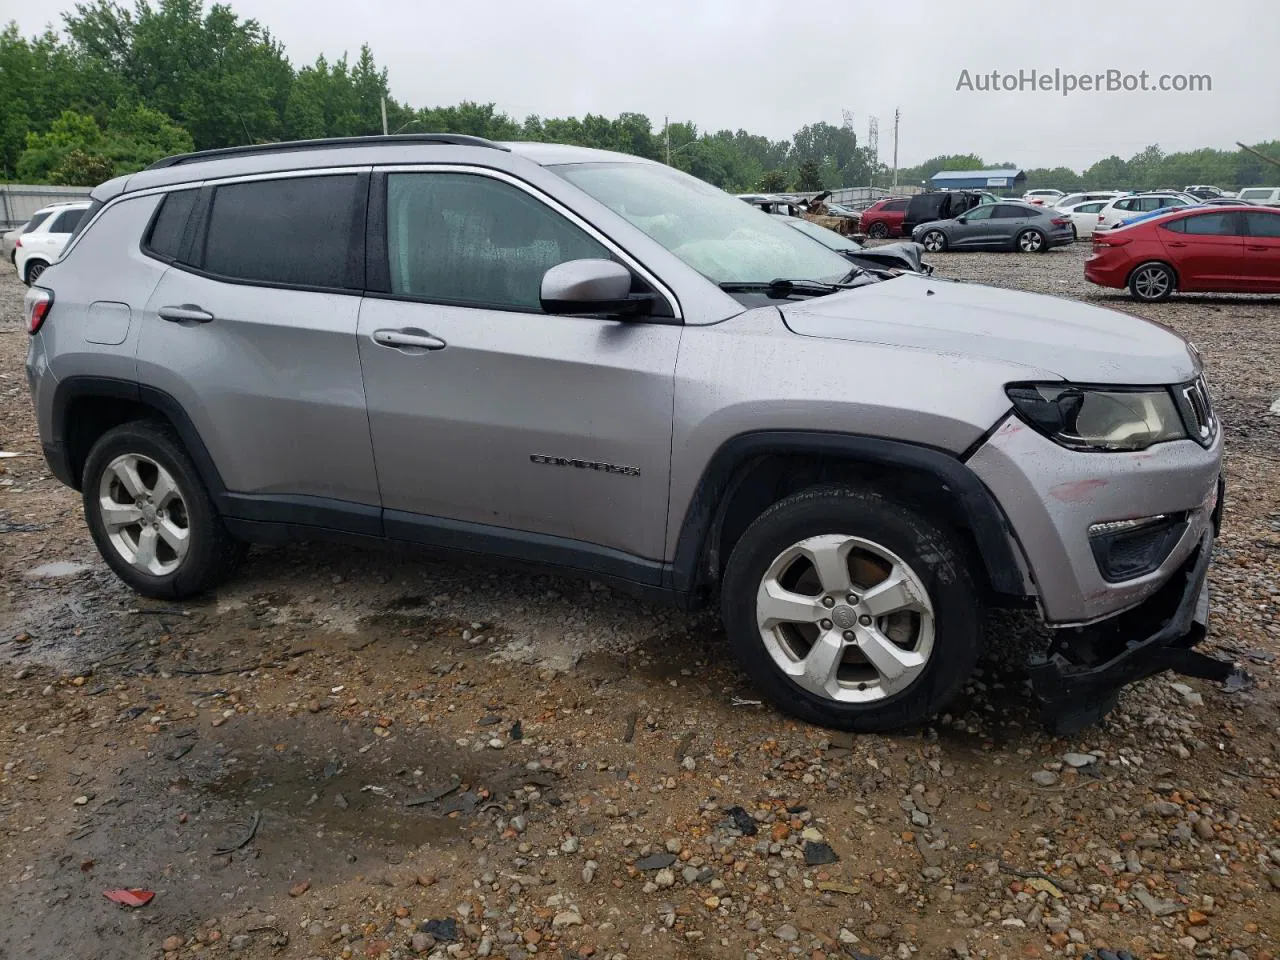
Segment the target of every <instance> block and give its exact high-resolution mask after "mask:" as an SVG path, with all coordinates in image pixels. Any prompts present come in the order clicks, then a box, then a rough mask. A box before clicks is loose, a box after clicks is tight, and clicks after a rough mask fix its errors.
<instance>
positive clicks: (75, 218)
mask: <svg viewBox="0 0 1280 960" xmlns="http://www.w3.org/2000/svg"><path fill="white" fill-rule="evenodd" d="M83 216H84V209H83V208H77V209H75V210H63V211H62V212H61V213H60V214H58V216H57V218H56V219H55V220H53V221H52V222H51V223H50V224H49V230H48V232H49V233H73V232H75V229H76V227H78V226H79V225H80V220H81V218H82V217H83Z"/></svg>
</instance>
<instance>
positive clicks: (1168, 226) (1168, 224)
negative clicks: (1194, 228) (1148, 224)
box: [1160, 219, 1187, 233]
mask: <svg viewBox="0 0 1280 960" xmlns="http://www.w3.org/2000/svg"><path fill="white" fill-rule="evenodd" d="M1160 229H1161V230H1168V231H1170V232H1172V233H1186V232H1187V221H1186V220H1185V219H1182V220H1166V221H1165V222H1164V223H1162V224H1160Z"/></svg>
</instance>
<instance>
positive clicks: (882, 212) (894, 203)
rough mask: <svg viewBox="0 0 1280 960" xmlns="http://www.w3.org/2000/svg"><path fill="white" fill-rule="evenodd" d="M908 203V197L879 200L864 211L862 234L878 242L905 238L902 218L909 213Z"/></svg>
mask: <svg viewBox="0 0 1280 960" xmlns="http://www.w3.org/2000/svg"><path fill="white" fill-rule="evenodd" d="M907 202H908V198H907V197H887V198H885V199H884V200H877V201H876V202H875V203H873V204H872V205H871V206H869V207H867V209H865V210H863V211H862V232H863V233H865V234H866V235H867V236H868V237H875V238H876V239H877V240H882V239H884V238H886V237H901V236H903V235H904V234H903V232H902V218H903V217H904V216H906V213H907Z"/></svg>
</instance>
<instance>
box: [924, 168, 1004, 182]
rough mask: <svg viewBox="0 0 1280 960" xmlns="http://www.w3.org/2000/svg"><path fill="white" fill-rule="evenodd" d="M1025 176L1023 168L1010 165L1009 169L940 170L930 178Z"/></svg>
mask: <svg viewBox="0 0 1280 960" xmlns="http://www.w3.org/2000/svg"><path fill="white" fill-rule="evenodd" d="M1021 176H1023V173H1022V171H1021V170H1018V169H1017V168H1014V167H1010V168H1009V169H1007V170H939V171H938V172H937V173H935V174H934V175H933V176H932V177H930V178H929V179H931V180H973V179H975V178H977V177H982V178H983V179H987V178H990V177H1005V178H1006V179H1009V180H1013V179H1016V178H1017V177H1021Z"/></svg>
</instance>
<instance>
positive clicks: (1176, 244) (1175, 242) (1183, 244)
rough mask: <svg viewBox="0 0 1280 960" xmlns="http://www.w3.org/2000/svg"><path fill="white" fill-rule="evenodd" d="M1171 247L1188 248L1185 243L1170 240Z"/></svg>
mask: <svg viewBox="0 0 1280 960" xmlns="http://www.w3.org/2000/svg"><path fill="white" fill-rule="evenodd" d="M1169 246H1171V247H1185V246H1186V244H1185V243H1183V242H1182V241H1181V240H1170V241H1169Z"/></svg>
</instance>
